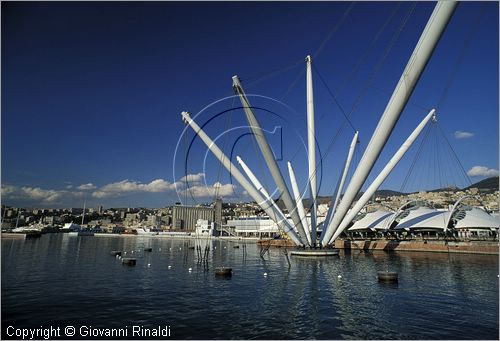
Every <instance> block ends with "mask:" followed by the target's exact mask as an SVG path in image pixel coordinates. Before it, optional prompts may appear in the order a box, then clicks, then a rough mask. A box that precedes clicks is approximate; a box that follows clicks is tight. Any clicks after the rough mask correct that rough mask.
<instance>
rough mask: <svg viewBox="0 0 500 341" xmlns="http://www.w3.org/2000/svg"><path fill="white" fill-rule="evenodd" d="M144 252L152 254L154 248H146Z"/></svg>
mask: <svg viewBox="0 0 500 341" xmlns="http://www.w3.org/2000/svg"><path fill="white" fill-rule="evenodd" d="M144 251H146V252H152V251H153V248H152V247H146V248H144Z"/></svg>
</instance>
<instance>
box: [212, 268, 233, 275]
mask: <svg viewBox="0 0 500 341" xmlns="http://www.w3.org/2000/svg"><path fill="white" fill-rule="evenodd" d="M232 274H233V269H231V268H225V267H223V266H221V267H218V268H215V276H220V277H231V276H232Z"/></svg>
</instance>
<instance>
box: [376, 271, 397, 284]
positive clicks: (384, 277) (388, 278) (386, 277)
mask: <svg viewBox="0 0 500 341" xmlns="http://www.w3.org/2000/svg"><path fill="white" fill-rule="evenodd" d="M377 277H378V281H379V282H397V281H398V273H397V272H394V271H379V272H378V273H377Z"/></svg>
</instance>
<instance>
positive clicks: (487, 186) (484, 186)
mask: <svg viewBox="0 0 500 341" xmlns="http://www.w3.org/2000/svg"><path fill="white" fill-rule="evenodd" d="M498 187H499V186H498V176H493V177H491V178H487V179H484V180H481V181H479V182H476V183H475V184H472V185H470V186H469V187H465V188H464V190H465V189H469V188H478V189H480V190H482V191H492V192H494V191H498Z"/></svg>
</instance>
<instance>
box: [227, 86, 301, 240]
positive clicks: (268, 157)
mask: <svg viewBox="0 0 500 341" xmlns="http://www.w3.org/2000/svg"><path fill="white" fill-rule="evenodd" d="M233 88H234V91H235V92H236V93H237V94H238V95H239V97H240V101H241V104H242V106H243V110H244V111H245V115H246V118H247V121H248V125H249V126H250V129H251V130H252V133H253V135H254V137H255V140H256V141H257V144H258V145H259V148H260V150H261V152H262V156H263V157H264V160H265V161H266V164H267V167H268V168H269V171H270V172H271V175H272V177H273V179H274V182H275V183H276V186H278V188H279V190H280V194H281V198H282V199H283V203H284V204H285V207H286V209H287V210H288V213H289V214H290V216H291V218H292V221H293V223H294V224H295V227H296V228H297V231H298V232H299V236H300V239H301V241H306V242H307V238H306V233H307V232H306V231H305V229H304V227H303V226H302V222H301V221H300V217H299V214H298V213H297V209H296V207H295V205H294V204H293V201H292V197H291V196H290V192H289V191H288V188H287V186H286V184H285V180H284V179H283V175H282V174H281V171H280V169H279V167H278V164H277V163H276V160H275V158H274V155H273V152H272V151H271V147H270V146H269V143H268V142H267V139H266V136H265V135H264V131H263V130H262V128H261V127H260V124H259V122H258V121H257V118H256V117H255V115H254V114H253V111H252V109H251V108H250V102H249V101H248V98H247V97H246V95H245V92H244V91H243V87H242V86H241V84H240V80H239V78H238V76H233ZM301 244H303V242H302V243H301Z"/></svg>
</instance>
